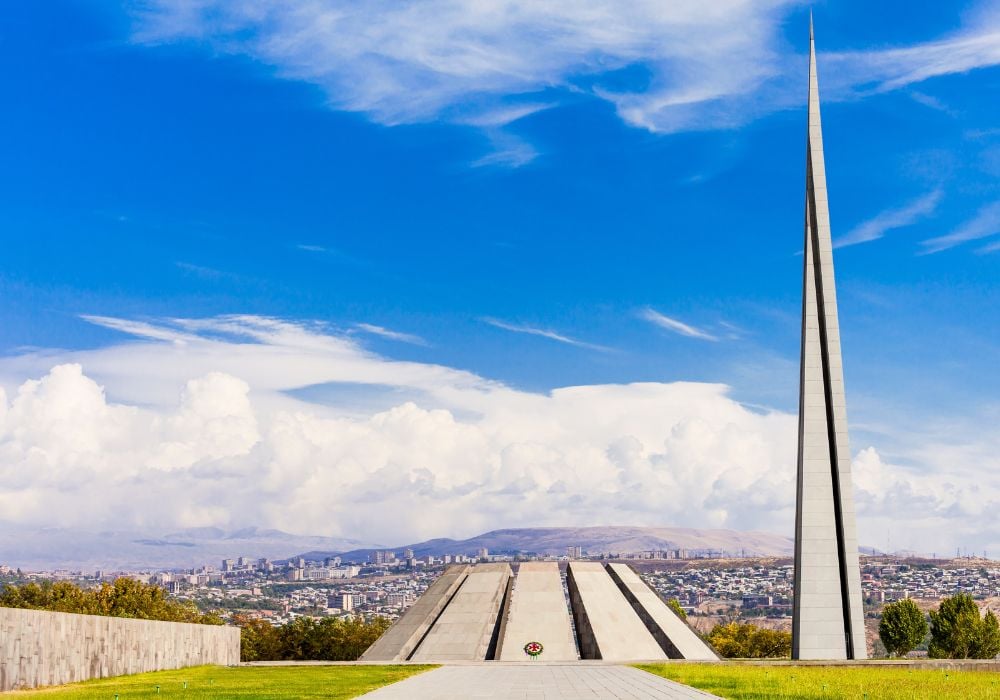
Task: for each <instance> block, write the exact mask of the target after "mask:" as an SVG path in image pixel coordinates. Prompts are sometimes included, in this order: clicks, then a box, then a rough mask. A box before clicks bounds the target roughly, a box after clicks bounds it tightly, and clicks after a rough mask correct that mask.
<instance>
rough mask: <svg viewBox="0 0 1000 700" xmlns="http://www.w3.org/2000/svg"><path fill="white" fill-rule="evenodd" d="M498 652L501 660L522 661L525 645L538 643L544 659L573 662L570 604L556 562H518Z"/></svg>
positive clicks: (574, 657)
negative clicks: (519, 563) (518, 565)
mask: <svg viewBox="0 0 1000 700" xmlns="http://www.w3.org/2000/svg"><path fill="white" fill-rule="evenodd" d="M500 639H501V646H500V650H499V652H498V653H497V659H499V660H500V661H524V660H525V659H526V658H527V657H526V656H525V652H524V646H525V645H526V644H528V643H529V642H538V643H539V644H541V645H542V646H543V648H544V651H543V652H542V658H544V659H545V660H546V661H576V660H577V659H578V658H580V655H579V654H578V653H577V651H576V642H574V641H573V628H572V625H571V624H570V620H569V607H568V606H567V604H566V596H565V595H564V594H563V585H562V577H561V576H560V575H559V564H557V563H556V562H554V561H551V562H530V563H527V564H521V566H520V568H518V571H517V577H516V578H515V579H514V588H513V590H512V591H511V597H510V605H509V606H508V608H507V617H506V624H505V627H504V632H503V635H502V636H501V638H500Z"/></svg>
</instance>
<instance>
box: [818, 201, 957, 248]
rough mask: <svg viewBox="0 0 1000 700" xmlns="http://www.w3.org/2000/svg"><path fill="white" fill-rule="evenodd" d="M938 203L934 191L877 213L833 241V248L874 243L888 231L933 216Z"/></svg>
mask: <svg viewBox="0 0 1000 700" xmlns="http://www.w3.org/2000/svg"><path fill="white" fill-rule="evenodd" d="M940 201H941V190H934V191H933V192H928V193H927V194H925V195H923V196H922V197H919V198H917V199H915V200H913V201H912V202H910V203H909V204H905V205H903V206H902V207H899V208H896V209H887V210H885V211H883V212H879V214H877V215H876V216H875V217H874V218H872V219H869V220H868V221H865V222H863V223H861V224H858V225H857V226H855V227H854V228H853V229H851V230H850V231H849V232H848V233H847V234H845V235H844V236H842V237H840V238H838V239H837V240H835V241H834V242H833V247H834V248H843V247H844V246H849V245H856V244H858V243H867V242H869V241H875V240H878V239H879V238H882V236H884V235H885V234H886V233H888V232H889V231H893V230H895V229H899V228H906V227H907V226H911V225H913V224H915V223H916V222H918V221H920V220H921V219H923V218H925V217H927V216H929V215H930V214H933V213H934V210H935V209H936V208H937V205H938V203H939V202H940Z"/></svg>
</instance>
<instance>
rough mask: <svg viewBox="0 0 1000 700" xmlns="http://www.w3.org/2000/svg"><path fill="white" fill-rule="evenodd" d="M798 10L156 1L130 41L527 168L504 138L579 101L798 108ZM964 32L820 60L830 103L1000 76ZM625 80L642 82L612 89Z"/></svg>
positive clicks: (695, 118) (634, 109)
mask: <svg viewBox="0 0 1000 700" xmlns="http://www.w3.org/2000/svg"><path fill="white" fill-rule="evenodd" d="M800 5H801V3H800V2H798V1H797V0H717V1H716V2H714V3H712V4H711V5H706V4H705V3H704V2H701V1H700V0H671V1H670V2H662V1H657V0H640V1H638V2H632V3H629V4H628V5H627V6H623V5H622V4H621V3H618V2H613V1H612V0H576V1H574V2H570V1H569V0H556V1H554V2H544V3H541V2H529V1H527V0H486V1H483V2H475V3H472V2H461V1H460V0H422V1H419V2H409V3H393V2H366V3H356V2H346V1H340V0H262V1H260V2H255V3H249V4H248V3H240V2H234V1H232V0H198V1H197V2H192V1H191V0H149V1H148V2H145V3H143V4H142V6H141V9H139V10H137V11H136V13H135V14H136V20H137V21H136V31H135V35H134V36H135V40H136V41H137V42H140V43H144V44H149V45H155V44H160V43H170V42H177V41H184V40H194V41H196V42H200V43H202V44H205V45H207V46H209V47H211V49H213V50H214V51H217V52H222V53H231V54H239V55H246V56H249V57H251V58H252V59H254V60H256V61H258V62H260V63H262V64H264V65H267V66H269V67H271V68H273V70H274V71H275V72H276V74H277V75H278V76H280V77H283V78H287V79H293V80H301V81H305V82H308V83H312V84H314V85H317V86H319V87H320V88H321V89H322V90H323V91H324V92H325V94H326V96H327V99H328V100H329V102H330V105H331V107H332V108H334V109H339V110H348V111H355V112H362V113H365V114H367V115H368V116H369V117H370V118H371V119H372V120H374V121H376V122H379V123H382V124H401V123H413V122H426V121H437V120H444V121H448V122H451V123H455V124H467V125H474V126H478V127H481V128H486V129H488V130H489V132H490V138H491V141H493V142H500V144H499V146H498V147H497V153H496V154H494V156H492V157H491V156H487V158H486V159H484V160H481V161H478V163H479V164H483V163H505V164H508V165H514V166H517V165H522V164H523V163H525V162H527V161H528V160H530V159H531V158H532V157H534V155H535V153H534V150H533V149H532V147H531V146H530V145H528V144H525V143H523V142H516V141H514V140H513V137H511V136H510V135H509V134H507V135H505V136H506V139H509V140H511V141H510V142H509V143H503V141H504V137H502V136H499V135H498V134H500V133H502V132H501V128H502V127H503V126H504V125H506V124H510V123H511V122H513V121H516V120H518V119H522V118H524V117H525V116H527V115H529V114H533V113H535V112H537V111H540V110H544V109H546V108H548V107H550V106H553V105H555V104H559V102H560V101H561V99H560V96H561V97H565V95H567V94H570V93H578V92H584V93H589V94H592V95H594V96H597V97H598V98H601V99H605V100H608V101H610V102H612V103H613V104H614V105H615V107H616V109H617V111H618V114H619V115H620V116H621V118H622V119H624V120H625V121H626V122H627V123H629V124H632V125H634V126H638V127H641V128H646V129H649V130H651V131H658V132H676V131H686V130H705V129H718V128H731V127H736V126H740V125H742V124H745V123H747V122H749V121H752V120H753V119H756V118H758V117H760V116H763V115H765V114H768V113H771V112H774V111H776V110H781V109H787V108H790V107H801V106H802V105H803V102H804V96H805V85H804V83H805V77H806V75H805V57H804V50H800V52H799V53H798V54H797V55H796V54H794V53H792V52H791V49H790V47H789V46H788V45H787V44H786V43H785V41H784V40H783V39H782V35H783V33H784V26H783V25H784V24H785V22H787V15H788V13H789V12H790V11H792V10H793V9H798V7H799V6H800ZM966 22H967V25H966V26H965V27H964V28H963V29H961V30H960V31H958V32H956V33H954V34H952V35H950V36H946V37H943V38H940V39H935V40H933V41H929V42H924V43H921V44H916V45H912V46H904V47H896V48H889V49H884V48H879V49H874V50H861V51H848V52H833V53H822V52H821V53H822V55H821V57H820V63H821V66H820V73H821V79H822V81H823V86H824V97H825V98H826V99H855V98H857V97H859V96H863V95H867V94H872V93H878V92H886V91H889V90H895V89H899V88H903V87H906V86H909V85H913V84H916V83H920V82H922V81H924V80H926V79H928V78H932V77H936V76H941V75H948V74H953V73H962V72H966V71H969V70H973V69H975V68H981V67H986V66H992V65H996V64H998V63H1000V18H998V13H996V12H991V11H989V8H987V9H986V10H984V11H981V12H979V13H976V14H970V15H969V16H967V17H966ZM802 39H803V44H804V40H805V28H804V26H803V32H802ZM820 44H821V46H820V48H821V49H822V28H820ZM803 48H804V47H803ZM623 69H627V70H633V71H635V72H636V76H634V79H633V80H631V81H626V82H624V83H623V82H622V81H621V80H615V81H613V82H612V81H610V80H609V79H608V76H610V75H611V74H613V73H615V72H616V71H620V70H623ZM913 95H914V97H915V99H918V100H919V99H921V98H923V97H924V96H923V95H922V94H921V93H913ZM923 102H924V103H925V104H930V101H929V100H927V99H923Z"/></svg>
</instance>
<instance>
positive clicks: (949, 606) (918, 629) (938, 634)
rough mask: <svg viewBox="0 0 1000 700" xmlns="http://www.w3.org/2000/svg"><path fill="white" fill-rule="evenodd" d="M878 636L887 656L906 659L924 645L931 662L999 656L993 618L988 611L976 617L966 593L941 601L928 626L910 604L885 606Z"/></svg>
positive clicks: (998, 629)
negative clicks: (905, 657)
mask: <svg viewBox="0 0 1000 700" xmlns="http://www.w3.org/2000/svg"><path fill="white" fill-rule="evenodd" d="M928 631H929V632H930V639H929V640H928V639H927V637H928ZM878 634H879V639H881V640H882V644H883V645H884V646H885V649H886V651H887V652H888V653H889V655H890V656H892V655H895V656H906V655H907V654H909V653H910V652H911V651H913V650H914V649H916V648H917V647H918V646H920V645H921V644H923V643H924V642H925V641H928V644H927V655H928V656H929V657H931V658H932V659H992V658H994V657H996V656H997V655H998V654H1000V623H998V621H997V617H996V615H994V614H993V611H991V610H988V611H987V612H986V615H985V616H982V615H980V613H979V606H978V605H976V601H975V600H974V599H973V598H972V596H971V595H969V594H968V593H958V594H957V595H953V596H951V597H950V598H945V599H944V600H942V601H941V605H940V606H938V609H937V610H932V611H931V612H930V624H929V625H928V624H927V617H926V616H925V615H924V613H923V611H922V610H921V609H920V608H919V607H917V604H916V603H914V602H913V601H912V600H910V599H908V598H907V599H904V600H900V601H897V602H895V603H889V604H888V605H886V606H885V607H884V608H883V610H882V621H881V622H880V623H879V626H878Z"/></svg>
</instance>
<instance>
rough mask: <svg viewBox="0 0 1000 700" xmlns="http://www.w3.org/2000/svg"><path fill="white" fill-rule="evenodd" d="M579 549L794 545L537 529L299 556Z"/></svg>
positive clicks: (753, 534) (715, 535) (689, 532)
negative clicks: (404, 551) (394, 552)
mask: <svg viewBox="0 0 1000 700" xmlns="http://www.w3.org/2000/svg"><path fill="white" fill-rule="evenodd" d="M570 546H579V547H581V548H583V550H584V551H585V552H586V551H589V552H613V553H621V552H642V551H649V550H673V549H687V550H712V551H724V552H729V553H733V554H739V553H746V555H747V556H790V555H791V554H792V553H793V551H794V548H795V543H794V540H793V539H792V538H791V537H786V536H784V535H776V534H774V533H770V532H759V531H749V532H741V531H738V530H717V529H696V528H684V527H631V526H607V527H600V526H597V527H539V528H508V529H503V530H492V531H490V532H485V533H483V534H481V535H476V536H475V537H470V538H468V539H464V540H454V539H450V538H446V537H441V538H437V539H432V540H426V541H424V542H417V543H414V544H407V545H399V546H397V547H377V548H358V549H352V550H349V551H346V552H335V551H324V550H311V551H308V552H303V553H302V554H300V555H298V556H301V557H305V558H306V559H322V558H324V557H328V556H334V555H337V556H340V557H342V558H343V559H345V560H352V561H364V560H366V559H367V558H368V557H369V555H370V554H371V553H372V552H374V551H377V550H379V549H390V550H392V551H397V552H399V551H402V550H404V549H412V550H413V554H414V555H415V556H417V557H426V556H435V557H439V556H442V555H445V554H474V553H475V552H477V551H478V550H480V549H482V548H484V547H485V548H486V549H488V550H489V551H490V552H491V553H517V552H520V553H535V554H544V555H549V556H552V555H562V554H565V553H566V548H567V547H570Z"/></svg>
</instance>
